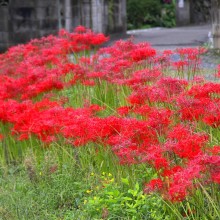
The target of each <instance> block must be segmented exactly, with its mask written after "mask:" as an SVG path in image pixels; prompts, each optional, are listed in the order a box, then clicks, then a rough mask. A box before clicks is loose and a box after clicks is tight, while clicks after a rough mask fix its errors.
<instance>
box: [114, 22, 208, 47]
mask: <svg viewBox="0 0 220 220" xmlns="http://www.w3.org/2000/svg"><path fill="white" fill-rule="evenodd" d="M210 31H211V25H201V26H188V27H177V28H152V29H144V30H132V31H128V32H127V34H128V35H127V37H128V38H129V37H130V36H133V37H134V42H135V43H138V42H149V43H150V44H151V45H152V46H153V47H154V48H156V49H159V50H164V49H175V48H177V47H198V46H201V45H204V43H206V42H208V34H209V32H210ZM119 38H120V36H117V39H119ZM121 38H122V39H126V37H125V36H121Z"/></svg>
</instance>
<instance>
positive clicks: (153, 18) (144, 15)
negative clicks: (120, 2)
mask: <svg viewBox="0 0 220 220" xmlns="http://www.w3.org/2000/svg"><path fill="white" fill-rule="evenodd" d="M127 22H128V24H127V26H128V29H136V28H148V27H156V26H162V27H173V26H175V3H174V1H172V0H166V1H165V0H163V1H161V0H139V1H137V0H128V1H127Z"/></svg>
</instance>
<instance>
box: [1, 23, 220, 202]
mask: <svg viewBox="0 0 220 220" xmlns="http://www.w3.org/2000/svg"><path fill="white" fill-rule="evenodd" d="M107 40H108V37H106V36H104V35H103V34H101V33H98V34H96V33H94V32H92V31H91V30H89V29H87V28H85V27H82V26H79V27H77V28H76V29H75V30H74V32H73V33H68V32H67V31H66V30H61V31H60V32H59V35H58V36H48V37H43V38H41V39H35V40H32V41H31V42H29V43H27V44H25V45H19V46H16V47H12V48H10V49H9V50H8V51H7V52H6V53H4V54H1V55H0V75H1V77H0V120H1V123H2V124H3V125H4V124H10V132H11V135H13V136H14V137H15V138H16V139H18V140H20V141H22V140H24V139H28V138H30V137H31V136H32V137H33V136H34V137H36V138H38V139H40V140H41V141H42V142H44V143H45V144H47V145H49V144H50V143H52V142H55V141H58V140H60V139H64V140H65V143H66V144H67V145H71V146H73V147H83V146H84V145H86V144H88V143H98V144H102V145H103V146H106V145H109V146H110V147H111V149H112V151H113V153H114V154H115V155H116V156H117V157H118V159H119V162H120V164H128V165H131V164H137V163H146V164H148V165H150V166H151V167H152V168H153V169H154V170H155V173H156V174H157V178H155V179H152V180H151V181H150V182H149V183H146V187H145V192H146V193H149V192H153V191H157V192H160V193H161V195H162V196H163V197H164V198H166V199H169V200H171V201H182V200H184V199H185V198H186V197H187V196H188V195H190V194H192V193H193V191H194V190H195V189H196V187H198V186H197V185H196V184H195V180H197V179H199V180H200V182H202V183H203V184H210V183H211V184H212V183H215V184H220V150H219V146H217V145H216V146H213V144H211V142H210V135H209V134H208V133H205V132H204V131H203V132H202V131H200V130H201V129H199V128H200V127H199V126H200V125H202V127H205V128H211V129H218V128H219V126H220V110H219V109H220V86H219V83H218V82H207V81H206V80H205V79H201V78H200V79H198V78H194V77H193V76H194V74H195V73H196V71H197V70H199V68H200V67H199V64H200V55H201V54H203V53H204V52H205V51H204V50H203V49H193V48H187V49H179V50H176V51H164V52H162V53H161V52H158V51H156V50H155V49H154V48H152V47H151V46H150V45H149V44H147V43H140V44H134V43H133V42H132V40H128V41H118V42H116V43H115V44H113V45H112V46H110V47H104V48H101V49H99V50H97V51H96V50H94V49H95V47H97V46H99V45H101V44H103V43H105V42H106V41H107ZM91 50H93V53H91V54H92V55H90V56H85V54H86V52H88V51H91ZM82 54H84V55H82ZM173 54H178V55H179V56H180V57H181V59H180V60H179V61H175V62H174V61H172V59H171V56H172V55H173ZM186 69H188V71H190V72H189V74H190V75H187V76H186V75H184V74H185V70H186ZM173 71H177V73H178V77H176V76H171V75H169V73H173ZM102 85H108V86H106V87H105V90H104V91H103V89H100V88H103V87H102ZM77 86H81V88H89V89H88V90H89V91H90V92H91V93H90V94H91V96H93V95H94V94H95V89H99V91H100V93H101V92H102V93H103V92H105V93H104V94H105V96H107V95H108V91H109V90H110V88H109V87H110V86H111V87H113V88H115V90H114V92H115V93H114V95H115V97H114V99H115V100H116V107H115V109H113V110H114V113H112V114H106V115H107V116H106V115H105V114H104V115H105V116H103V115H102V113H103V112H105V111H106V112H107V108H105V107H106V106H108V105H105V103H103V104H100V105H97V104H95V103H93V101H94V100H95V99H93V98H94V97H85V98H88V99H89V100H88V101H87V102H86V104H85V105H82V106H79V107H75V108H74V107H72V106H69V105H68V104H69V100H70V99H74V97H63V95H62V91H64V90H70V91H71V89H74V88H79V87H77ZM123 88H126V90H128V91H129V93H128V95H125V92H124V90H123ZM85 91H86V89H85ZM85 91H81V90H79V91H78V92H79V93H81V92H85ZM118 97H123V101H124V103H127V104H125V105H119V104H117V103H119V101H118ZM110 107H111V106H110ZM111 108H114V107H111ZM100 115H102V116H100ZM3 137H4V134H0V140H2V139H3Z"/></svg>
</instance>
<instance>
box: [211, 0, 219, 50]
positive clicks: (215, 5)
mask: <svg viewBox="0 0 220 220" xmlns="http://www.w3.org/2000/svg"><path fill="white" fill-rule="evenodd" d="M211 3H212V4H211V19H212V35H213V46H214V48H216V49H220V0H212V1H211Z"/></svg>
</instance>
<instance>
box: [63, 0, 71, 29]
mask: <svg viewBox="0 0 220 220" xmlns="http://www.w3.org/2000/svg"><path fill="white" fill-rule="evenodd" d="M71 6H72V5H71V0H65V29H66V30H67V31H71V29H72V7H71Z"/></svg>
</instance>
